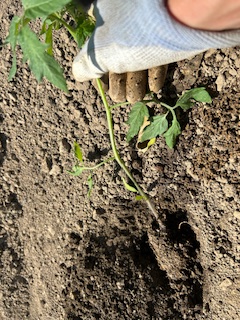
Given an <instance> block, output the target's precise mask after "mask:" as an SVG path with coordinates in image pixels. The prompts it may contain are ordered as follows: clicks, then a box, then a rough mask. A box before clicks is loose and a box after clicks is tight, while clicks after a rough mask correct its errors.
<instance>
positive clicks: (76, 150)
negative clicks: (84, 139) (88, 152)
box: [74, 142, 83, 162]
mask: <svg viewBox="0 0 240 320" xmlns="http://www.w3.org/2000/svg"><path fill="white" fill-rule="evenodd" d="M74 155H75V157H76V158H77V159H78V160H79V161H80V162H82V161H83V155H82V150H81V148H80V146H79V144H78V143H77V142H74Z"/></svg>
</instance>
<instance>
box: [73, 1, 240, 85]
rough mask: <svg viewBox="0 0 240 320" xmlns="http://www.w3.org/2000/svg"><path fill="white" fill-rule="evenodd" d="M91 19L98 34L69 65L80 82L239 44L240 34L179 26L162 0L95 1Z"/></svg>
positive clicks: (235, 31) (143, 68)
mask: <svg viewBox="0 0 240 320" xmlns="http://www.w3.org/2000/svg"><path fill="white" fill-rule="evenodd" d="M179 1H180V0H179ZM94 15H95V17H96V29H95V31H94V33H93V35H92V37H91V38H90V39H89V41H88V42H87V43H86V44H85V46H84V47H83V49H82V50H81V51H80V53H79V54H78V55H77V57H76V58H75V60H74V62H73V74H74V77H75V78H76V80H78V81H81V82H83V81H87V80H90V79H94V78H100V77H101V76H102V75H103V74H104V73H107V72H109V71H111V72H114V73H124V72H129V71H139V70H146V69H150V68H152V67H156V66H159V65H165V64H169V63H172V62H176V61H180V60H183V59H186V58H190V57H192V56H194V55H196V54H198V53H200V52H203V51H206V50H208V49H210V48H226V47H233V46H236V45H239V44H240V30H234V31H224V32H208V31H200V30H195V29H191V28H189V27H186V26H184V25H182V24H180V23H179V22H177V21H176V20H174V19H173V18H172V17H171V16H170V15H169V13H168V11H167V9H166V7H165V5H164V1H163V0H129V1H123V0H97V2H96V3H95V7H94Z"/></svg>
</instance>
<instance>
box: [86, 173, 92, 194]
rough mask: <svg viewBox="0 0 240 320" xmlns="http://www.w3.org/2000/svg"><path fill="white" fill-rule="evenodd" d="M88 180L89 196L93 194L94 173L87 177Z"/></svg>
mask: <svg viewBox="0 0 240 320" xmlns="http://www.w3.org/2000/svg"><path fill="white" fill-rule="evenodd" d="M87 182H88V193H87V196H88V198H89V197H90V196H91V193H92V189H93V179H92V174H91V173H90V175H89V176H88V178H87Z"/></svg>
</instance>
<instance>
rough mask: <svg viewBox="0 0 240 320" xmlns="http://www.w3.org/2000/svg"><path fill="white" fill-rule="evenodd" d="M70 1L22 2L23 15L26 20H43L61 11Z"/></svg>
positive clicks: (27, 0) (41, 0)
mask: <svg viewBox="0 0 240 320" xmlns="http://www.w3.org/2000/svg"><path fill="white" fill-rule="evenodd" d="M70 1H71V0H22V4H23V7H24V10H25V12H24V15H25V17H27V18H30V19H35V18H45V17H47V16H48V15H50V14H51V13H53V12H56V11H59V10H61V9H62V8H63V7H64V6H65V5H66V4H67V3H69V2H70Z"/></svg>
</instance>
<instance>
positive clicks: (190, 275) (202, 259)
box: [0, 0, 240, 320]
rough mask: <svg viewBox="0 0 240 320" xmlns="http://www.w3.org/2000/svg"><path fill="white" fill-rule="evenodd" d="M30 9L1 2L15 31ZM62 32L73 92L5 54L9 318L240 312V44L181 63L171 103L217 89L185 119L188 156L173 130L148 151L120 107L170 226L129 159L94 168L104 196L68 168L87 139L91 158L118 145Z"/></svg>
mask: <svg viewBox="0 0 240 320" xmlns="http://www.w3.org/2000/svg"><path fill="white" fill-rule="evenodd" d="M20 9H21V8H20V5H19V2H18V1H10V0H6V1H1V4H0V18H1V22H2V23H1V26H0V36H1V39H4V38H5V37H6V34H7V30H8V28H9V23H10V20H11V18H12V17H13V15H15V14H17V13H18V10H20ZM56 36H57V49H56V52H55V54H56V57H57V59H58V60H59V62H60V63H61V64H62V65H63V67H64V69H65V73H66V77H67V82H68V87H69V94H65V93H63V92H61V91H59V90H57V89H56V88H53V87H52V86H51V85H50V84H49V83H48V82H47V81H44V82H43V83H40V84H38V83H37V81H36V80H35V79H34V77H33V76H32V75H31V73H30V72H29V69H28V67H27V66H26V65H24V66H23V67H20V68H19V70H18V72H17V75H16V77H15V79H14V80H13V81H12V82H10V83H9V82H8V81H7V78H8V72H9V70H10V66H11V63H10V61H11V53H10V51H9V48H8V47H3V48H2V49H1V51H0V55H1V60H0V61H1V69H0V73H1V83H2V85H1V88H0V170H1V175H0V269H1V273H0V277H1V281H0V296H1V299H0V319H3V320H5V319H6V320H9V319H11V320H22V319H31V320H37V319H39V320H51V319H52V320H53V319H54V320H55V319H58V320H65V319H71V320H77V319H79V320H80V319H81V320H92V319H104V320H108V319H109V320H110V319H163V320H170V319H176V320H177V319H178V320H181V319H188V320H191V319H194V320H196V319H197V320H200V319H209V320H219V319H222V320H230V319H231V320H232V319H234V320H236V319H239V318H240V311H239V301H240V272H239V271H240V269H239V266H240V264H239V263H240V243H239V224H240V198H239V192H240V184H239V178H240V177H239V170H240V162H239V151H240V126H239V123H240V117H239V111H240V104H239V101H240V88H239V83H240V70H239V68H240V50H239V48H231V49H224V50H210V51H208V52H206V53H204V54H202V55H198V56H196V57H194V58H193V59H191V60H189V61H182V62H179V63H176V64H173V65H171V66H170V67H169V71H168V76H167V81H166V82H165V86H164V88H163V97H164V98H165V99H167V101H168V102H171V101H173V100H174V99H175V98H176V94H178V93H181V92H182V91H183V90H185V89H189V88H191V87H196V86H205V87H206V88H207V89H208V90H209V92H210V93H211V95H212V97H213V103H212V104H210V105H204V104H196V105H195V106H194V107H193V109H192V110H191V111H189V112H188V113H184V114H180V115H179V116H180V117H181V124H182V126H183V133H182V135H181V136H180V138H179V140H178V142H177V145H176V147H175V149H174V150H170V149H168V148H167V147H166V145H165V143H164V141H163V140H162V139H161V138H159V139H158V140H157V142H156V144H155V145H153V146H152V147H151V148H150V149H149V150H148V152H147V153H141V152H139V151H138V150H137V149H136V147H135V143H136V141H133V142H131V143H130V145H128V144H127V143H126V139H125V135H126V130H127V126H126V125H125V121H126V118H127V113H128V112H129V107H121V108H117V109H114V128H115V133H116V138H117V144H118V147H119V149H120V152H121V155H122V156H123V159H124V161H125V162H126V164H127V165H128V166H129V167H130V168H132V169H131V170H132V173H133V174H134V176H135V178H136V179H137V180H138V181H139V183H140V184H141V185H142V186H143V188H144V189H145V191H146V192H147V193H148V194H149V195H150V196H151V197H152V200H153V201H154V203H155V206H156V208H157V209H158V212H159V219H161V220H162V221H163V223H164V224H165V225H166V230H167V231H166V232H164V233H162V232H161V230H159V228H158V223H157V221H155V220H154V218H153V217H152V216H151V213H150V212H149V211H148V209H147V206H146V205H145V203H142V202H136V201H135V200H134V197H133V195H132V194H131V193H129V192H128V191H126V190H125V189H124V187H123V185H122V181H121V178H120V176H121V175H122V173H121V171H120V169H119V167H118V166H117V165H116V163H114V162H110V163H107V164H106V165H105V166H103V167H100V168H99V169H98V170H97V172H95V173H94V174H93V181H94V188H93V191H92V194H91V196H90V198H88V197H87V192H88V186H87V177H88V173H83V174H82V176H81V177H77V178H76V177H73V176H70V175H69V174H68V173H67V170H69V169H71V167H72V166H73V165H74V157H73V153H72V145H73V142H74V141H77V142H79V143H80V144H81V146H82V150H83V154H84V159H85V163H86V164H87V165H95V164H97V163H99V162H100V161H101V160H102V159H106V158H108V157H111V156H112V153H111V150H110V144H109V138H108V132H107V127H106V117H105V113H104V108H103V105H102V102H101V100H100V97H99V95H98V93H97V91H96V90H95V88H94V87H93V86H92V85H91V84H90V83H84V84H79V83H76V82H75V81H74V79H73V77H72V74H71V61H72V59H73V57H74V55H75V54H76V52H77V48H76V47H75V46H74V44H73V41H71V40H70V39H69V37H68V35H67V34H65V33H64V32H62V33H59V34H57V35H56ZM19 63H20V61H19ZM152 112H153V113H154V110H153V111H152Z"/></svg>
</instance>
